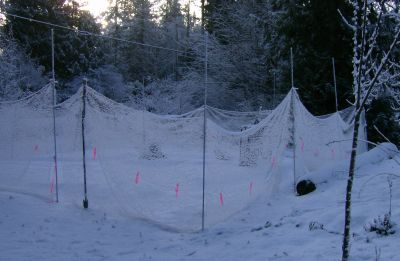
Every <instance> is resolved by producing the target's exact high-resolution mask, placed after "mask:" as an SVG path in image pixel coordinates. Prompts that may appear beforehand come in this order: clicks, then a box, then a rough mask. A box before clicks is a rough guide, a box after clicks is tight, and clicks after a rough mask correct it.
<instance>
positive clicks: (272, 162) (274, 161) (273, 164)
mask: <svg viewBox="0 0 400 261" xmlns="http://www.w3.org/2000/svg"><path fill="white" fill-rule="evenodd" d="M271 166H272V168H275V167H276V158H275V156H273V157H272V160H271Z"/></svg>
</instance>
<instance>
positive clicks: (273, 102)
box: [272, 72, 276, 109]
mask: <svg viewBox="0 0 400 261" xmlns="http://www.w3.org/2000/svg"><path fill="white" fill-rule="evenodd" d="M275 91H276V72H274V96H273V101H272V104H273V108H274V109H275V98H276V96H275V95H276V92H275Z"/></svg>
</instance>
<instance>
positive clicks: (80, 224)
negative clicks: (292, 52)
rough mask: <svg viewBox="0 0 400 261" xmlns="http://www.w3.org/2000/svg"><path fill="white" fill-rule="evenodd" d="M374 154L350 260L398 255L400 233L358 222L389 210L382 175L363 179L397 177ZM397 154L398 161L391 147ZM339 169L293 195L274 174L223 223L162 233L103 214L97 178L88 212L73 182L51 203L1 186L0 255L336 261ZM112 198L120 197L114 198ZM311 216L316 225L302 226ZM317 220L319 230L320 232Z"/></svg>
mask: <svg viewBox="0 0 400 261" xmlns="http://www.w3.org/2000/svg"><path fill="white" fill-rule="evenodd" d="M379 151H380V150H378V149H375V150H373V151H371V152H369V153H368V154H369V155H374V157H375V156H377V157H378V158H379V159H380V160H379V161H372V163H371V162H370V160H371V157H368V156H364V160H360V163H361V164H360V165H359V168H358V170H357V176H356V179H355V189H354V192H355V193H354V194H353V209H352V229H351V231H352V234H353V237H352V241H351V256H352V260H375V259H374V258H375V248H377V249H378V250H380V253H381V254H380V255H381V260H398V259H399V256H400V251H399V249H398V242H399V241H398V240H399V233H396V234H394V235H391V236H388V237H384V236H378V235H376V234H374V233H372V232H366V231H365V230H364V228H363V226H364V225H365V224H367V223H368V221H370V220H371V219H373V218H376V217H378V215H381V216H382V215H383V214H384V213H387V212H388V208H389V205H388V204H389V202H388V197H389V194H388V185H387V182H386V180H385V178H379V177H377V178H376V179H375V180H374V181H373V182H368V183H366V184H364V183H365V182H366V181H367V180H368V179H370V178H371V177H373V176H374V175H377V174H379V173H394V174H396V172H398V170H399V168H400V166H399V165H398V164H397V163H396V162H395V160H394V159H389V158H388V156H387V154H386V153H383V152H381V153H379ZM368 154H367V155H368ZM290 155H291V153H289V152H288V153H287V155H286V157H285V162H284V167H283V168H282V172H281V174H282V175H281V176H282V177H285V176H291V175H292V174H291V171H292V169H291V167H292V166H291V163H292V159H291V158H290ZM395 157H396V159H397V160H399V159H398V155H397V154H396V156H395ZM78 163H79V162H76V164H78ZM41 164H44V165H47V164H48V162H47V163H46V162H42V163H41ZM76 164H75V166H76ZM63 165H64V166H62V167H61V169H64V168H68V169H71V172H70V173H72V172H73V171H74V164H69V163H68V167H67V166H66V163H63ZM2 167H3V168H4V165H3V166H2ZM31 174H32V175H33V174H34V173H31ZM80 174H81V173H76V176H77V177H78V176H79V175H80ZM325 174H327V173H325ZM331 174H332V173H331ZM345 175H346V174H345V173H343V175H333V174H332V175H329V174H327V177H329V178H327V179H326V182H325V183H323V184H319V185H318V188H317V190H316V191H315V192H313V193H311V194H309V195H306V196H303V197H297V196H294V194H293V192H292V183H291V181H290V179H288V180H286V179H284V178H282V179H281V182H280V184H279V188H278V190H277V192H276V193H275V194H274V195H273V196H270V197H266V198H260V199H259V200H257V201H256V202H254V203H252V204H251V205H249V206H248V207H247V208H246V209H245V210H243V211H241V212H239V213H237V214H235V215H234V216H232V217H231V218H229V219H228V220H226V221H224V222H221V223H219V224H217V225H215V226H212V227H209V228H207V229H206V230H205V231H204V232H198V233H177V232H171V231H168V230H164V229H162V228H160V227H159V226H156V225H154V224H150V223H146V222H145V221H141V220H138V219H133V218H129V217H126V216H124V215H121V214H119V213H118V212H117V211H115V209H113V208H111V207H110V208H107V209H106V211H105V208H103V207H100V205H101V204H102V200H101V198H99V197H97V196H98V195H99V194H96V193H97V192H100V191H102V190H105V189H106V187H107V186H108V185H107V184H106V182H105V181H104V180H100V179H99V180H97V181H96V184H93V183H92V184H91V186H90V187H89V188H90V191H89V203H90V205H89V209H87V210H85V209H83V208H82V207H81V205H80V204H79V203H78V202H75V203H70V202H68V201H67V200H66V198H71V197H76V196H78V195H74V194H73V193H78V194H79V193H80V192H79V189H78V190H77V191H75V192H73V191H65V190H63V187H62V186H61V188H60V195H61V197H60V203H58V204H57V203H50V202H48V201H47V200H45V199H43V198H39V197H34V196H32V195H29V194H28V193H16V192H12V191H8V190H7V188H2V189H1V191H0V206H1V213H0V231H1V233H0V253H1V254H0V259H1V260H339V259H340V255H341V241H342V236H341V235H340V234H341V233H342V230H343V219H344V211H343V210H344V195H345V186H346V179H345ZM64 179H66V177H65V176H64ZM64 181H65V180H64ZM77 185H78V184H77ZM399 185H400V180H398V179H397V180H396V179H394V187H393V203H392V205H393V210H392V217H393V220H394V221H397V222H398V220H399V217H400V209H399V203H400V200H399V199H400V186H399ZM362 187H363V189H362V190H361V188H362ZM360 192H361V194H360ZM70 193H71V194H70ZM78 197H79V196H78ZM107 197H108V196H107ZM199 203H200V202H199ZM114 204H115V206H117V205H118V204H119V203H118V202H116V201H115V202H114ZM193 221H194V222H198V221H200V219H198V220H193ZM312 223H313V224H314V227H315V228H316V229H314V230H310V224H312ZM319 224H322V225H323V229H318V227H319Z"/></svg>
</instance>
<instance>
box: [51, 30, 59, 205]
mask: <svg viewBox="0 0 400 261" xmlns="http://www.w3.org/2000/svg"><path fill="white" fill-rule="evenodd" d="M51 66H52V80H51V82H52V85H53V95H52V96H53V140H54V171H55V174H56V202H57V203H58V166H57V138H56V113H55V106H56V90H55V89H56V74H55V70H54V67H55V64H54V29H51Z"/></svg>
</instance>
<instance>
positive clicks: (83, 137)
mask: <svg viewBox="0 0 400 261" xmlns="http://www.w3.org/2000/svg"><path fill="white" fill-rule="evenodd" d="M86 87H87V79H86V78H85V85H83V90H82V162H83V190H84V199H83V208H88V207H89V201H88V199H87V186H86V149H85V117H86Z"/></svg>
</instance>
